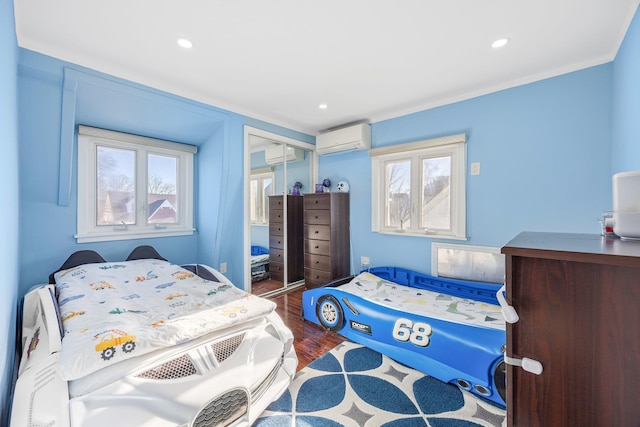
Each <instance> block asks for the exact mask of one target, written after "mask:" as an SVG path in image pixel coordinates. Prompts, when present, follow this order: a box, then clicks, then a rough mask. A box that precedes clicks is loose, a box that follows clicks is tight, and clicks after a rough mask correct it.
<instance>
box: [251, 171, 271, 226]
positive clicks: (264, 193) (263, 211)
mask: <svg viewBox="0 0 640 427" xmlns="http://www.w3.org/2000/svg"><path fill="white" fill-rule="evenodd" d="M249 189H250V196H249V197H250V212H251V225H268V224H269V196H270V195H272V194H273V169H272V168H264V169H260V170H253V171H251V177H250V178H249Z"/></svg>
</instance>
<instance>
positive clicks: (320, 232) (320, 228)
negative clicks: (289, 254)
mask: <svg viewBox="0 0 640 427" xmlns="http://www.w3.org/2000/svg"><path fill="white" fill-rule="evenodd" d="M304 238H305V239H317V240H330V239H331V226H329V225H316V224H309V225H307V224H305V225H304Z"/></svg>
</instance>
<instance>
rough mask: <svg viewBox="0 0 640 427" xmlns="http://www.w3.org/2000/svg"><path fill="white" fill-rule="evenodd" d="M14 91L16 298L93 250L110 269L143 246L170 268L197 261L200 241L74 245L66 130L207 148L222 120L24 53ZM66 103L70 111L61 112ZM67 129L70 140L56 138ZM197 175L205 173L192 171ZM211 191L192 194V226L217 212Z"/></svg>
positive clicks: (71, 150) (70, 147)
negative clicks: (205, 211) (89, 129)
mask: <svg viewBox="0 0 640 427" xmlns="http://www.w3.org/2000/svg"><path fill="white" fill-rule="evenodd" d="M70 81H71V83H69V82H70ZM18 85H19V89H20V99H19V114H20V132H21V144H20V186H21V188H20V194H21V201H20V206H21V212H22V220H23V221H22V223H21V227H20V236H21V248H20V270H21V278H20V285H21V289H20V293H23V292H24V291H26V290H27V289H28V288H29V287H30V286H33V285H34V284H37V283H42V282H43V281H46V279H47V277H48V274H49V273H50V272H51V271H53V270H55V269H56V268H58V267H59V266H60V264H61V263H62V262H63V261H64V260H65V259H66V257H67V256H69V255H70V254H71V253H73V252H74V251H77V250H81V249H92V250H95V251H97V252H98V253H100V254H101V255H102V256H103V257H104V258H105V259H107V260H110V261H111V260H113V261H116V260H122V259H124V258H125V257H126V256H127V255H128V253H129V252H130V251H131V250H132V249H133V248H135V247H136V246H138V245H142V244H149V245H152V246H154V247H156V249H157V250H158V251H159V252H160V254H161V255H163V256H164V257H166V258H168V259H170V260H172V261H175V262H177V263H185V262H193V261H194V260H195V259H197V257H198V246H197V239H198V237H199V236H200V235H201V234H194V235H193V236H182V237H168V238H157V239H141V240H124V241H118V242H100V243H86V244H78V243H76V239H75V238H74V234H75V232H76V219H77V214H76V196H77V194H76V193H77V179H78V177H77V168H76V158H77V152H76V139H75V132H74V129H75V125H77V124H85V125H89V126H95V127H101V128H107V129H112V130H118V131H123V132H130V133H134V134H141V135H145V136H150V137H156V138H163V139H168V140H172V141H176V142H183V143H188V144H193V145H202V144H206V143H211V144H213V143H215V140H216V139H217V138H224V137H225V135H224V133H222V134H221V133H219V132H217V129H219V128H224V127H225V126H226V125H227V122H228V116H229V113H226V112H222V111H219V110H215V109H209V108H206V107H204V106H202V105H199V104H197V103H195V102H191V101H188V100H183V99H181V98H179V97H175V96H171V95H168V94H164V93H161V92H159V91H154V90H152V89H149V88H145V87H142V86H139V85H134V84H132V83H130V82H125V81H122V80H119V79H116V78H113V77H111V76H105V75H102V74H100V73H95V72H92V71H91V70H87V69H83V68H82V67H76V66H73V65H71V64H68V63H65V62H63V61H59V60H57V59H54V58H51V57H47V56H45V55H40V54H38V53H35V52H31V51H28V50H20V63H19V78H18ZM69 87H72V88H74V89H73V90H69V89H68V88H69ZM67 91H68V92H67ZM69 94H71V95H69ZM70 98H71V99H72V100H73V105H74V108H66V107H65V106H64V105H65V103H66V102H67V101H68V100H69V99H70ZM69 128H70V129H71V131H70V135H71V136H70V137H69V138H65V137H64V136H61V135H62V134H63V133H64V131H65V129H69ZM36 153H37V155H36ZM196 156H197V155H196ZM67 158H71V159H72V160H71V161H70V164H69V165H65V164H64V161H63V160H64V159H67ZM196 158H197V157H196ZM196 162H197V160H196ZM201 170H206V169H202V168H200V169H198V171H201ZM196 181H197V178H196ZM219 185H220V182H219V181H218V182H214V183H212V184H210V185H207V186H205V187H202V186H199V187H196V188H199V189H202V190H203V192H204V194H203V196H202V197H199V198H197V200H198V202H199V203H201V205H198V204H196V220H197V219H198V218H199V217H201V216H202V215H201V214H200V213H199V211H198V206H204V207H207V208H209V207H210V206H209V205H213V207H211V209H217V208H218V207H219V205H220V204H216V203H214V202H210V201H209V200H210V199H213V198H215V197H218V196H219V194H220V191H216V189H218V190H219V188H217V187H216V186H219ZM196 191H197V190H196ZM61 195H62V197H61ZM65 198H66V200H65ZM61 199H62V201H61ZM215 213H217V212H215ZM205 216H206V215H205ZM196 227H197V222H196ZM207 231H208V230H207ZM208 240H209V241H215V238H209V239H208ZM204 259H207V258H204ZM207 260H208V259H207Z"/></svg>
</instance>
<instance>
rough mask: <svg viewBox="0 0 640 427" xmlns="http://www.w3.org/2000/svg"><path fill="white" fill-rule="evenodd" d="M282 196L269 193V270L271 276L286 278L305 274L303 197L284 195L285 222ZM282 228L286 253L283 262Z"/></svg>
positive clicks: (299, 277) (298, 277)
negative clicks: (285, 203) (285, 204)
mask: <svg viewBox="0 0 640 427" xmlns="http://www.w3.org/2000/svg"><path fill="white" fill-rule="evenodd" d="M283 201H284V196H269V274H270V275H271V279H273V280H278V281H281V282H284V271H285V266H286V269H287V282H288V283H292V282H295V281H298V280H302V279H303V278H304V264H303V263H304V257H303V252H302V247H303V245H302V197H301V196H287V220H286V221H287V222H286V224H285V222H284V217H285V215H284V203H283ZM285 228H286V229H287V234H286V242H287V254H286V261H287V262H286V263H285V250H284V247H285Z"/></svg>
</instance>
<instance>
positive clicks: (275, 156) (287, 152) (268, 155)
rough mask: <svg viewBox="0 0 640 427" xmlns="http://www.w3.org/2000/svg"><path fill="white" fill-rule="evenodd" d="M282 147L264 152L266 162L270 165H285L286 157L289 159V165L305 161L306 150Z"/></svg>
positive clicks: (278, 146)
mask: <svg viewBox="0 0 640 427" xmlns="http://www.w3.org/2000/svg"><path fill="white" fill-rule="evenodd" d="M283 147H284V146H282V145H274V146H272V147H268V148H267V149H266V150H264V160H265V162H267V163H268V164H270V165H279V164H281V163H284V158H285V156H286V157H287V163H291V162H299V161H300V160H304V150H303V149H302V148H295V147H291V146H287V147H286V148H283Z"/></svg>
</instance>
